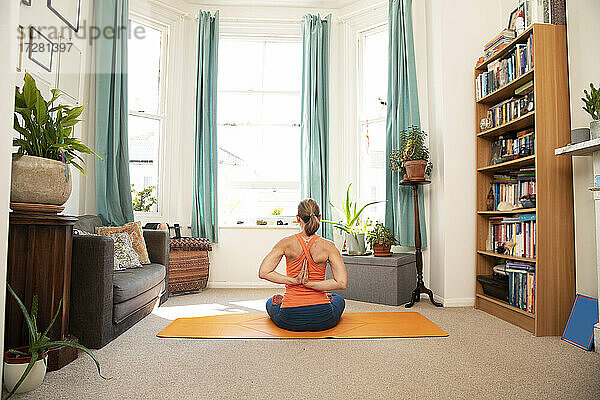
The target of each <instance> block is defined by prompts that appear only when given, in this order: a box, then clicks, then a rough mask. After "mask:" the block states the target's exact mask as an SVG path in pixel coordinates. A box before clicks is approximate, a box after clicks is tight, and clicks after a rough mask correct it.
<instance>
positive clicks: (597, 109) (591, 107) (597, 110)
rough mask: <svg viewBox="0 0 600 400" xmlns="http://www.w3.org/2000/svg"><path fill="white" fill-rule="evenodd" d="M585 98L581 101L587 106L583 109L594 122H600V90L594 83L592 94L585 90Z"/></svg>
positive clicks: (591, 86) (591, 88)
mask: <svg viewBox="0 0 600 400" xmlns="http://www.w3.org/2000/svg"><path fill="white" fill-rule="evenodd" d="M583 93H584V94H585V97H582V98H581V100H582V101H583V103H584V104H585V106H584V107H583V109H584V110H585V111H586V112H587V113H588V114H590V115H591V116H592V119H593V120H594V121H598V120H600V88H598V89H596V88H595V87H594V84H593V83H590V92H589V93H588V91H587V90H585V89H584V90H583Z"/></svg>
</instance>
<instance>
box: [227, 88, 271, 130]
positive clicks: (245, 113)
mask: <svg viewBox="0 0 600 400" xmlns="http://www.w3.org/2000/svg"><path fill="white" fill-rule="evenodd" d="M217 101H218V102H219V104H218V106H217V119H218V121H219V124H231V123H237V124H248V123H253V124H258V123H260V121H261V114H262V95H261V94H256V93H243V94H236V93H219V94H218V95H217Z"/></svg>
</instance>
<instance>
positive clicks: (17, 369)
mask: <svg viewBox="0 0 600 400" xmlns="http://www.w3.org/2000/svg"><path fill="white" fill-rule="evenodd" d="M15 350H20V351H26V350H27V346H25V347H19V348H17V349H15ZM47 358H48V353H47V352H44V354H43V356H42V355H40V357H39V358H38V360H37V361H36V362H35V364H34V365H33V368H32V369H31V371H29V374H28V375H27V377H26V378H25V380H24V381H23V382H22V383H21V385H20V386H19V387H18V388H17V390H16V392H15V393H25V392H29V391H32V390H34V389H37V388H38V387H39V386H40V385H41V384H42V381H43V380H44V376H45V375H46V362H47ZM30 360H31V357H16V356H15V355H14V354H11V353H9V352H8V351H7V352H5V353H4V387H6V390H8V392H10V391H11V390H12V389H13V388H14V387H15V385H16V384H17V382H19V379H21V376H22V375H23V372H24V371H25V370H26V369H27V364H29V361H30Z"/></svg>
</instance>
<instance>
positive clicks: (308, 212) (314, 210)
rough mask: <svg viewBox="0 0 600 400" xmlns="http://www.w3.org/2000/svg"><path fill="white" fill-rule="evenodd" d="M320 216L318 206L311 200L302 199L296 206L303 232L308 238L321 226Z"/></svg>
mask: <svg viewBox="0 0 600 400" xmlns="http://www.w3.org/2000/svg"><path fill="white" fill-rule="evenodd" d="M320 215H321V210H320V209H319V205H318V204H317V202H316V201H314V200H313V199H304V200H302V201H301V202H300V203H299V204H298V216H299V217H300V219H301V220H302V221H304V224H305V225H304V232H305V233H306V234H307V235H308V236H310V235H312V234H314V233H315V232H316V231H317V230H318V229H319V227H320V226H321V221H319V216H320Z"/></svg>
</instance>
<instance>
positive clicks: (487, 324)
mask: <svg viewBox="0 0 600 400" xmlns="http://www.w3.org/2000/svg"><path fill="white" fill-rule="evenodd" d="M273 293H274V292H273V291H271V290H250V289H239V290H225V289H209V290H207V291H205V292H204V293H200V294H196V295H187V296H178V297H172V298H170V299H169V301H168V302H167V303H166V304H164V305H163V307H161V308H160V309H157V310H155V314H153V315H150V316H148V317H146V318H145V319H144V320H142V321H141V322H140V323H138V324H137V325H136V326H134V327H133V328H132V329H130V330H129V331H127V332H125V333H124V334H123V335H121V336H120V337H119V338H117V339H116V340H115V341H113V342H112V343H110V344H109V345H107V346H106V347H105V348H103V349H102V350H99V351H97V353H96V354H97V356H98V358H99V359H100V362H101V363H102V366H103V368H104V373H105V374H106V375H107V376H111V377H112V379H111V380H109V381H103V380H102V379H100V378H99V377H98V376H97V374H96V373H95V372H94V367H93V364H92V362H91V361H90V360H89V359H88V358H86V357H84V356H82V355H80V358H79V359H78V360H76V361H75V362H73V363H71V364H70V365H68V366H67V367H65V368H63V369H62V370H60V371H56V372H51V373H48V375H47V376H46V380H45V382H44V384H43V385H42V386H41V387H40V388H39V389H38V390H36V391H34V392H31V393H29V394H26V395H22V396H15V399H48V400H51V399H235V400H240V399H409V398H410V399H414V398H417V397H420V398H423V399H526V398H531V399H580V400H584V399H590V400H591V399H600V355H598V354H595V353H588V352H585V351H583V350H581V349H578V348H576V347H574V346H571V345H569V344H567V343H564V342H562V341H561V340H560V339H559V338H556V337H552V338H535V337H532V336H531V335H530V334H529V333H528V332H526V331H524V330H521V329H519V328H517V327H514V326H512V325H510V324H508V323H505V322H503V321H501V320H499V319H496V318H495V317H492V316H490V315H488V314H485V313H483V312H481V311H476V310H473V309H472V308H445V309H436V308H434V307H433V306H431V305H430V304H428V302H425V301H422V302H421V303H419V304H417V305H416V306H415V307H414V308H413V310H412V311H417V312H420V313H422V314H423V315H425V316H426V317H427V318H429V319H430V320H431V321H433V322H434V323H435V324H437V325H438V326H440V327H441V328H442V329H444V330H445V331H447V332H448V333H449V334H450V336H449V337H447V338H419V339H343V340H336V339H324V340H269V339H265V340H262V339H250V340H235V339H226V340H214V339H210V340H205V339H160V338H157V337H156V336H155V335H156V333H157V332H158V331H160V330H161V329H162V328H164V327H165V326H166V325H167V324H168V323H169V322H170V320H171V319H174V318H177V317H194V316H202V315H211V314H212V315H214V314H220V313H226V312H236V313H237V312H244V311H247V312H256V311H257V309H258V308H261V307H263V304H264V300H265V299H266V298H268V297H269V296H270V295H272V294H273ZM423 300H425V299H423ZM346 309H347V310H348V311H352V312H360V311H393V310H404V308H398V307H389V306H380V305H374V304H368V303H360V302H354V301H348V302H347V306H346Z"/></svg>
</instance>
